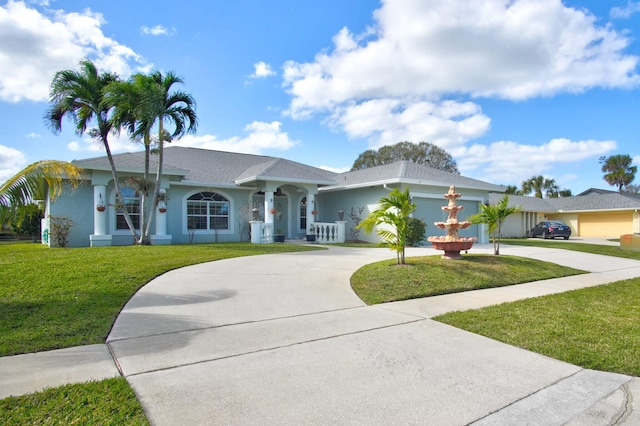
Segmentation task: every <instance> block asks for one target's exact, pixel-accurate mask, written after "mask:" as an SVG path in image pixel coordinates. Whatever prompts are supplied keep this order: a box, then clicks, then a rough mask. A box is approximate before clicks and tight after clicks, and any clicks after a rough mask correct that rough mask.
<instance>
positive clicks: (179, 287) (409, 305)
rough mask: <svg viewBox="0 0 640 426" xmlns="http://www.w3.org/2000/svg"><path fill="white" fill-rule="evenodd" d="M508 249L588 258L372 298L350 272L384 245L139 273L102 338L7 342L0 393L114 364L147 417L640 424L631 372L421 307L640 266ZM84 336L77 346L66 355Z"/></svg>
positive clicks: (616, 274) (530, 292)
mask: <svg viewBox="0 0 640 426" xmlns="http://www.w3.org/2000/svg"><path fill="white" fill-rule="evenodd" d="M472 252H473V253H491V252H492V248H491V246H490V245H484V246H482V245H480V246H477V247H474V248H473V249H472ZM434 253H435V251H433V250H432V249H430V248H429V249H427V248H419V249H415V248H411V249H409V250H408V253H407V254H408V256H420V255H430V254H434ZM501 253H502V254H511V255H517V256H526V257H531V258H535V259H540V260H546V261H551V262H555V263H559V264H563V265H567V266H572V267H576V268H579V269H584V270H587V271H590V272H591V273H590V274H588V275H580V276H577V277H567V278H562V279H553V280H546V281H540V282H534V283H528V284H521V285H517V286H511V287H503V288H499V289H487V290H478V291H473V292H467V293H460V294H453V295H447V296H438V297H432V298H425V299H416V300H411V301H406V302H395V303H389V304H384V305H378V306H366V305H364V304H363V303H362V302H361V301H360V299H358V298H357V297H356V296H355V295H354V293H353V292H352V291H351V288H350V286H349V277H350V276H351V274H352V273H353V272H354V271H355V270H356V269H357V268H359V267H360V266H362V265H365V264H367V263H371V262H375V261H378V260H382V259H388V258H392V257H393V254H392V253H391V252H390V251H388V250H386V249H357V248H355V249H354V248H339V247H332V248H331V249H329V250H327V251H319V252H305V253H288V254H279V255H267V256H257V257H249V258H238V259H229V260H224V261H217V262H212V263H207V264H201V265H195V266H191V267H187V268H182V269H180V270H176V271H172V272H169V273H167V274H164V275H162V276H161V277H158V278H157V279H155V280H153V281H152V282H150V283H149V284H148V285H146V286H145V287H144V288H142V289H141V290H140V291H139V292H138V293H137V294H136V295H135V296H134V297H133V298H132V299H131V300H130V301H129V303H128V304H127V305H126V306H125V308H124V309H123V311H122V313H121V314H120V316H119V317H118V319H117V321H116V323H115V324H114V327H113V329H112V332H111V334H110V335H109V338H108V346H107V345H95V346H94V347H87V348H71V349H65V350H62V351H52V352H46V353H42V354H30V355H18V356H14V357H4V358H0V372H1V374H0V397H4V396H7V395H11V394H14V395H15V394H20V393H25V392H28V391H33V390H39V389H41V388H42V387H44V386H56V385H58V384H61V383H59V382H58V381H62V382H64V381H65V380H66V381H82V379H83V377H82V376H83V374H85V373H87V372H90V373H91V374H89V375H87V376H85V377H84V380H87V379H99V378H102V377H112V376H115V375H117V374H118V370H120V371H121V372H122V374H123V375H125V376H126V377H127V379H128V380H129V382H130V383H131V385H132V386H133V388H134V390H135V391H136V394H137V395H138V397H139V399H140V401H141V403H142V404H143V407H144V409H145V412H146V413H147V416H148V417H149V419H150V421H151V422H152V424H154V425H174V424H202V425H206V424H243V425H244V424H330V423H335V424H385V425H386V424H438V425H441V424H447V425H458V424H460V425H464V424H500V425H503V424H540V425H554V424H557V425H560V424H567V423H569V424H575V425H578V424H580V425H590V424H593V425H596V424H614V422H615V421H618V423H617V424H623V423H624V422H626V423H625V424H640V416H638V411H640V407H638V406H637V404H638V401H640V382H639V379H637V378H631V377H629V376H624V375H619V374H612V373H603V372H598V371H591V370H585V369H582V368H580V367H577V366H574V365H571V364H567V363H564V362H560V361H557V360H553V359H550V358H547V357H544V356H542V355H539V354H535V353H532V352H528V351H525V350H522V349H518V348H515V347H512V346H509V345H505V344H502V343H499V342H496V341H494V340H491V339H488V338H484V337H481V336H477V335H474V334H471V333H468V332H465V331H462V330H458V329H456V328H453V327H450V326H447V325H444V324H441V323H438V322H434V321H432V320H430V318H431V317H432V316H434V315H438V314H440V313H443V312H448V311H452V310H462V309H471V308H477V307H482V306H487V305H492V304H496V303H501V302H504V301H512V300H518V299H522V298H527V297H534V296H540V295H545V294H552V293H558V292H562V291H567V290H571V289H575V288H582V287H586V286H592V285H599V284H604V283H608V282H612V281H617V280H621V279H626V278H631V277H636V276H640V261H633V260H627V259H619V258H610V257H605V256H599V255H591V254H584V253H578V252H569V251H564V250H557V249H543V248H534V247H518V246H503V247H502V250H501ZM83 350H86V351H87V354H86V355H87V356H86V357H84V358H83V357H80V358H78V359H74V358H73V357H69V355H72V354H78V353H79V352H77V351H83ZM64 351H68V352H64ZM109 351H111V352H112V354H113V355H114V357H115V359H116V363H117V365H114V364H113V362H109V359H108V358H109V356H108V355H109ZM61 360H64V361H61ZM69 360H70V362H69V364H77V366H78V369H79V370H82V371H84V372H85V373H82V372H81V371H75V373H74V374H75V375H72V374H71V373H69V374H67V375H66V376H65V375H64V374H60V376H64V377H62V378H61V379H58V376H56V374H49V372H50V371H51V369H50V368H49V367H51V366H56V368H55V369H54V372H55V371H61V372H65V371H67V369H66V368H64V369H62V370H59V369H58V367H57V366H58V363H60V362H65V361H69ZM94 366H95V368H94ZM116 367H117V369H118V370H117V369H116ZM70 370H74V369H73V368H70ZM9 371H11V372H12V373H10V374H7V372H9ZM14 371H15V374H14V373H13V372H14ZM71 376H73V377H71ZM48 378H51V382H50V381H48ZM44 379H47V380H44ZM54 379H55V380H54ZM56 380H58V381H56ZM18 382H19V384H18ZM634 398H635V399H634ZM636 408H637V410H636Z"/></svg>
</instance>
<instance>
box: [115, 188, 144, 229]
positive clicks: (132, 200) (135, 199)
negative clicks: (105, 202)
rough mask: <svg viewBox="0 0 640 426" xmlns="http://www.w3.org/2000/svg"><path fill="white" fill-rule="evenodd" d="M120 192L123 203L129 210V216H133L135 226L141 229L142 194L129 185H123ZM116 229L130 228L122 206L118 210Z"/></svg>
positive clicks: (132, 220)
mask: <svg viewBox="0 0 640 426" xmlns="http://www.w3.org/2000/svg"><path fill="white" fill-rule="evenodd" d="M120 192H121V193H122V198H123V200H122V204H123V205H124V206H125V207H126V209H127V211H128V212H129V217H130V218H131V222H133V226H134V228H136V229H140V196H139V195H138V193H137V192H136V190H135V189H133V188H131V187H129V186H123V187H122V188H120ZM116 229H117V230H125V229H129V226H127V222H126V221H125V220H124V213H123V212H122V208H121V207H119V208H118V209H117V210H116Z"/></svg>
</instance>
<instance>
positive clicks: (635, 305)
mask: <svg viewBox="0 0 640 426" xmlns="http://www.w3.org/2000/svg"><path fill="white" fill-rule="evenodd" d="M638 288H640V278H633V279H629V280H624V281H618V282H615V283H611V284H606V285H601V286H597V287H590V288H585V289H580V290H573V291H569V292H566V293H560V294H554V295H549V296H542V297H537V298H533V299H526V300H521V301H517V302H511V303H504V304H501V305H496V306H489V307H486V308H482V309H478V310H471V311H464V312H452V313H448V314H445V315H441V316H438V317H436V318H434V319H435V320H437V321H440V322H443V323H445V324H449V325H452V326H454V327H458V328H461V329H464V330H467V331H470V332H472V333H476V334H481V335H483V336H487V337H490V338H492V339H495V340H499V341H501V342H504V343H508V344H510V345H514V346H518V347H521V348H524V349H528V350H530V351H534V352H538V353H541V354H544V355H547V356H550V357H552V358H556V359H559V360H562V361H566V362H569V363H571V364H575V365H579V366H581V367H584V368H589V369H594V370H602V371H610V372H615V373H621V374H629V375H632V376H640V357H639V356H638V354H639V353H640V292H639V291H638Z"/></svg>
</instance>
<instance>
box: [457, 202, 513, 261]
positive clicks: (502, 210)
mask: <svg viewBox="0 0 640 426" xmlns="http://www.w3.org/2000/svg"><path fill="white" fill-rule="evenodd" d="M481 207H482V210H481V211H480V213H477V214H475V215H473V216H471V217H470V218H469V220H470V221H471V223H475V224H478V223H484V224H486V225H487V233H488V234H489V236H491V240H492V242H493V254H494V255H496V256H497V255H499V254H500V239H501V238H502V224H503V223H504V221H505V219H506V218H507V217H508V216H509V215H511V214H513V213H516V212H518V211H520V208H518V207H509V196H508V195H505V196H504V197H503V198H502V199H501V200H500V201H498V203H497V204H495V205H491V204H482V206H481Z"/></svg>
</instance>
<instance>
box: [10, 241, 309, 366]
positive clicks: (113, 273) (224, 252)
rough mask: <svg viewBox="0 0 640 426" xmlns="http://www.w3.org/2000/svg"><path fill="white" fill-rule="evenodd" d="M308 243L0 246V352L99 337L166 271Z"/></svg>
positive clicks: (46, 347)
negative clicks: (143, 290) (92, 246)
mask: <svg viewBox="0 0 640 426" xmlns="http://www.w3.org/2000/svg"><path fill="white" fill-rule="evenodd" d="M314 249H317V248H313V247H309V246H301V245H293V244H250V243H229V244H222V243H219V244H191V245H170V246H135V247H134V246H126V247H101V248H98V247H94V248H71V249H62V248H59V249H49V248H47V247H44V246H42V245H40V244H1V245H0V356H6V355H15V354H22V353H29V352H38V351H44V350H50V349H59V348H66V347H72V346H79V345H88V344H93V343H102V342H104V340H105V338H106V337H107V334H108V333H109V330H110V329H111V326H112V324H113V322H114V321H115V318H116V316H117V315H118V313H119V312H120V310H121V309H122V307H123V306H124V304H125V303H126V302H127V301H128V300H129V299H130V298H131V296H132V295H133V294H134V293H135V292H136V291H137V290H138V289H139V288H140V287H142V286H143V285H144V284H146V283H147V282H149V281H150V280H151V279H153V278H155V277H157V276H159V275H161V274H163V273H165V272H167V271H169V270H172V269H176V268H180V267H183V266H187V265H193V264H197V263H202V262H208V261H214V260H219V259H226V258H231V257H240V256H251V255H258V254H267V253H283V252H292V251H304V250H314Z"/></svg>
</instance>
